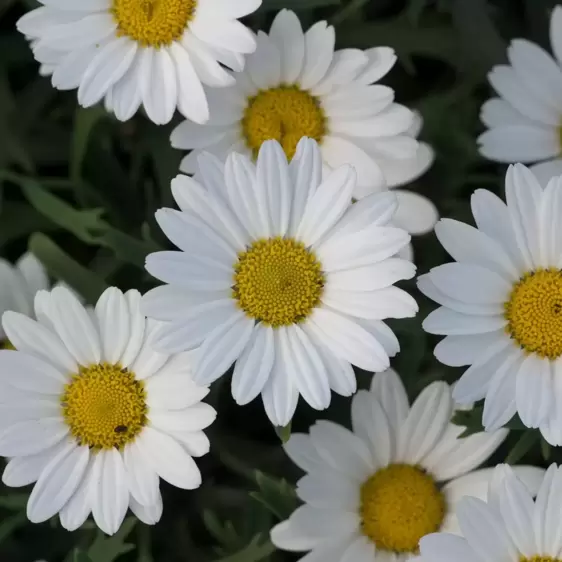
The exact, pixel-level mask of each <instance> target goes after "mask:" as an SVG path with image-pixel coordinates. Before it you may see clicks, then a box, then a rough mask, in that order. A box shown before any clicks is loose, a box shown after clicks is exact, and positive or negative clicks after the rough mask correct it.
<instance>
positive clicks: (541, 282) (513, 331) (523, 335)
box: [504, 268, 562, 359]
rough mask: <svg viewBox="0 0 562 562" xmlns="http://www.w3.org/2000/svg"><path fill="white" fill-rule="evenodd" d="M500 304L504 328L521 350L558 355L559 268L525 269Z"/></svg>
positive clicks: (561, 325) (561, 318)
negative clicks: (503, 310) (502, 303)
mask: <svg viewBox="0 0 562 562" xmlns="http://www.w3.org/2000/svg"><path fill="white" fill-rule="evenodd" d="M504 306H505V318H506V320H507V321H508V324H507V327H506V331H507V333H508V334H509V335H510V336H511V337H512V338H513V339H514V340H515V341H516V342H517V343H518V344H519V345H520V346H521V347H522V348H523V350H524V351H526V352H527V353H536V354H537V355H538V356H539V357H547V358H548V359H556V358H558V357H560V355H562V271H560V270H559V269H554V268H550V269H537V270H536V271H531V272H529V273H526V274H525V275H523V277H521V279H520V280H519V281H518V282H517V283H516V284H515V285H514V286H513V289H512V291H511V294H510V295H509V299H508V300H507V302H506V303H505V305H504Z"/></svg>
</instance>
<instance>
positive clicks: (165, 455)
mask: <svg viewBox="0 0 562 562" xmlns="http://www.w3.org/2000/svg"><path fill="white" fill-rule="evenodd" d="M139 302H140V294H139V293H138V291H128V292H127V293H125V294H123V293H122V292H121V291H119V290H118V289H116V288H114V287H111V288H109V289H107V290H106V291H105V292H104V293H103V294H102V296H101V297H100V299H99V300H98V302H97V304H96V307H95V311H92V313H91V314H89V313H88V312H87V310H86V309H85V308H84V306H83V305H82V304H80V302H79V301H78V300H77V298H76V297H75V296H74V295H73V294H72V293H71V292H70V291H69V290H67V289H65V288H62V287H58V288H55V289H53V290H52V291H51V292H50V293H49V292H47V291H41V292H39V293H38V294H37V296H36V298H35V313H36V315H37V318H38V320H37V321H36V320H32V319H31V318H28V317H27V316H25V315H23V314H20V313H17V312H6V313H4V316H3V325H4V330H5V331H6V334H7V336H8V338H9V339H10V341H11V342H13V344H14V345H15V347H16V348H17V351H10V350H3V351H0V377H1V380H2V403H1V404H0V455H3V456H6V457H9V458H10V460H9V462H8V464H7V466H6V469H5V470H4V473H3V476H2V481H3V482H4V483H5V484H6V485H8V486H14V487H18V486H26V485H28V484H31V483H33V482H35V485H34V487H33V491H32V492H31V495H30V497H29V501H28V504H27V516H28V517H29V519H30V521H32V522H34V523H39V522H42V521H46V520H47V519H49V518H50V517H52V516H54V515H56V514H57V513H58V514H59V515H60V520H61V524H62V526H63V527H64V528H66V529H68V530H74V529H77V528H78V527H80V526H81V525H82V524H83V523H84V521H85V520H86V518H87V517H88V515H89V514H90V512H91V513H92V515H93V517H94V520H95V521H96V523H97V525H98V526H99V527H100V528H101V529H102V530H103V531H104V532H106V533H108V534H113V533H115V532H116V531H117V529H118V528H119V526H120V525H121V523H122V521H123V518H124V517H125V514H126V512H127V508H130V509H131V510H132V511H133V513H134V514H135V515H136V516H137V517H138V518H139V519H141V520H142V521H144V522H145V523H148V524H154V523H156V522H157V521H158V520H159V519H160V516H161V514H162V498H161V496H160V490H159V481H160V478H162V479H164V480H166V481H167V482H169V483H170V484H173V485H174V486H177V487H179V488H184V489H193V488H197V487H198V486H199V485H200V483H201V474H200V473H199V469H198V468H197V466H196V464H195V462H194V460H193V457H196V456H201V455H204V454H205V453H206V452H207V451H208V449H209V442H208V439H207V438H206V436H205V434H204V433H203V431H202V430H203V429H204V428H205V427H207V426H208V425H209V424H211V423H212V421H213V420H214V418H215V411H214V410H213V408H211V407H210V406H208V405H207V404H202V403H201V402H200V401H201V399H202V398H203V397H204V396H205V395H206V394H207V393H208V389H207V388H205V387H201V386H198V385H196V384H195V383H194V382H193V381H192V379H191V377H190V365H191V358H190V357H189V355H187V354H179V355H164V354H162V353H157V352H155V351H154V350H153V349H152V347H151V342H152V338H153V334H154V331H155V328H156V326H155V323H154V322H152V321H147V320H146V319H145V318H144V316H142V315H141V313H140V311H139Z"/></svg>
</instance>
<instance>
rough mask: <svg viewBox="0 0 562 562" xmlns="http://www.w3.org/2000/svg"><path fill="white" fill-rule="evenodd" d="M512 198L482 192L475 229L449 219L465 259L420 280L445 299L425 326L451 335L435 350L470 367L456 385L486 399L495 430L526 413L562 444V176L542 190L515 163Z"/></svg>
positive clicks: (467, 395) (445, 236) (442, 226)
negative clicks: (500, 197) (514, 417)
mask: <svg viewBox="0 0 562 562" xmlns="http://www.w3.org/2000/svg"><path fill="white" fill-rule="evenodd" d="M505 193H506V200H507V205H506V204H504V203H503V201H501V200H500V199H499V198H498V197H497V196H496V195H494V194H492V193H490V192H489V191H485V190H478V191H476V192H475V193H474V195H473V196H472V201H471V203H472V213H473V215H474V219H475V221H476V225H477V228H474V227H472V226H469V225H467V224H464V223H461V222H458V221H454V220H448V219H445V220H442V221H440V222H439V223H438V224H437V226H436V234H437V237H438V238H439V241H440V242H441V244H442V245H443V246H444V248H445V249H446V250H447V251H448V252H449V254H451V256H452V257H453V258H454V259H455V260H457V262H458V263H450V264H445V265H441V266H439V267H436V268H434V269H432V270H431V271H430V272H429V273H428V274H427V275H422V276H420V277H419V279H418V285H419V288H420V290H421V291H422V292H423V293H425V294H426V295H427V296H428V297H430V298H432V299H433V300H435V301H436V302H438V303H439V304H440V305H442V306H441V307H440V308H438V309H437V310H435V311H434V312H432V313H431V314H430V315H429V316H428V317H427V318H426V319H425V321H424V323H423V327H424V329H425V330H426V331H427V332H429V333H432V334H438V335H444V336H447V337H446V338H445V339H444V340H443V341H441V342H440V343H439V344H438V345H437V347H436V348H435V355H436V357H437V358H438V359H439V360H440V361H441V362H442V363H445V364H446V365H452V366H464V365H470V368H469V369H468V370H467V371H466V372H465V373H464V375H463V376H462V378H461V379H460V380H459V382H458V383H457V385H456V386H455V389H454V396H455V399H456V400H457V401H459V402H461V403H468V402H473V401H476V400H481V399H482V398H485V401H484V413H483V424H484V426H485V427H486V429H489V430H493V429H497V428H498V427H501V426H502V425H504V424H505V423H507V422H508V421H509V420H510V419H511V417H512V416H514V415H515V413H518V414H519V416H520V418H521V420H522V421H523V423H524V424H525V425H526V426H528V427H533V428H537V427H538V428H540V430H541V433H542V434H543V436H544V438H545V439H546V440H547V441H548V442H549V443H551V444H553V445H560V444H562V269H561V268H562V257H561V256H562V234H561V232H562V231H561V224H562V223H561V221H560V217H562V178H560V177H556V178H553V179H552V180H551V181H550V182H549V183H548V186H547V187H546V188H545V189H543V188H542V187H541V186H540V185H539V183H538V181H537V179H536V178H535V177H534V176H533V174H532V173H531V172H530V171H529V170H528V169H527V168H525V166H523V165H521V164H517V165H515V166H510V168H509V170H508V172H507V176H506V182H505Z"/></svg>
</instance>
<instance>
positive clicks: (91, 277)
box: [29, 233, 107, 302]
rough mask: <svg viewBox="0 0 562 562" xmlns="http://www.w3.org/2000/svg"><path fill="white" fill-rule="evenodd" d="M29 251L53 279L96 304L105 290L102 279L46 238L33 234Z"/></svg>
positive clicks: (42, 235)
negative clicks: (62, 282)
mask: <svg viewBox="0 0 562 562" xmlns="http://www.w3.org/2000/svg"><path fill="white" fill-rule="evenodd" d="M29 249H30V250H31V251H32V252H33V253H34V254H35V256H37V259H39V261H41V263H42V264H43V265H44V266H45V267H46V268H47V271H48V272H49V273H50V274H51V275H52V276H53V277H54V278H55V279H59V280H61V281H64V282H65V283H68V285H70V286H71V287H72V288H73V289H74V290H75V291H77V292H78V294H80V295H82V296H83V297H84V298H85V299H86V301H87V302H96V301H97V299H98V298H99V296H100V295H101V294H102V293H103V291H105V289H107V284H106V283H105V281H103V279H100V278H99V277H98V276H97V275H96V274H95V273H93V272H92V271H90V270H89V269H88V268H87V267H84V266H82V265H80V264H79V263H78V262H76V261H75V260H74V259H72V258H71V257H70V256H69V255H68V254H67V253H65V252H64V251H63V250H62V249H61V248H60V247H59V246H58V245H57V244H55V242H53V241H52V240H51V239H50V238H49V237H48V236H45V235H44V234H41V233H36V234H34V235H33V236H32V237H31V239H30V241H29Z"/></svg>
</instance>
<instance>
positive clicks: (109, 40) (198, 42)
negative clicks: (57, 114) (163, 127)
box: [17, 0, 261, 124]
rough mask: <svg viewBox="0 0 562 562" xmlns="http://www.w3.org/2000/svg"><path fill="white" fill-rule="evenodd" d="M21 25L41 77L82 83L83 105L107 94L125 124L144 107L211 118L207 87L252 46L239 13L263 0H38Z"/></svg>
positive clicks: (60, 83) (151, 113)
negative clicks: (42, 75)
mask: <svg viewBox="0 0 562 562" xmlns="http://www.w3.org/2000/svg"><path fill="white" fill-rule="evenodd" d="M41 4H42V6H41V7H39V8H37V9H36V10H33V11H31V12H29V13H28V14H26V15H25V16H23V17H22V18H21V19H20V20H19V21H18V24H17V26H18V29H19V31H21V32H22V33H24V34H25V35H26V36H27V37H28V38H29V39H30V40H31V42H32V49H33V54H34V56H35V58H36V59H37V60H38V61H39V62H40V63H41V64H42V67H41V72H42V74H47V75H49V74H52V83H53V86H54V87H55V88H58V89H59V90H72V89H74V88H78V102H79V103H80V105H82V106H84V107H89V106H91V105H94V104H96V103H97V102H99V101H100V100H101V99H103V98H104V97H105V105H106V107H107V108H108V109H109V110H112V111H113V112H114V113H115V115H116V117H117V118H118V119H120V120H121V121H125V120H127V119H130V118H131V117H132V116H133V115H134V114H135V112H136V111H137V110H138V109H139V107H140V105H141V104H142V105H143V107H144V109H145V111H146V113H147V115H148V117H149V118H150V119H151V120H152V121H153V122H154V123H157V124H163V123H167V122H168V121H170V119H171V118H172V115H173V114H174V111H175V109H176V107H177V108H178V109H179V111H180V112H181V113H183V115H185V117H188V118H189V119H192V120H193V121H195V122H196V123H204V122H205V121H206V120H207V119H208V118H209V107H208V103H207V99H206V95H205V91H204V89H203V85H202V83H203V84H207V85H208V86H212V87H225V86H228V85H229V84H231V83H233V81H234V79H233V78H232V76H231V75H230V74H229V73H228V72H226V71H225V69H224V68H223V67H222V66H221V63H222V64H224V65H226V66H228V67H230V68H232V69H233V70H237V71H239V70H242V68H243V67H244V58H243V55H244V54H246V53H251V52H253V51H254V49H255V46H256V43H255V37H254V35H253V34H252V32H251V31H249V30H248V29H247V28H246V27H244V26H243V25H242V24H241V23H240V22H239V21H238V18H241V17H242V16H245V15H247V14H250V13H252V12H253V11H254V10H256V9H257V8H258V7H259V6H260V4H261V0H236V2H232V1H231V0H79V1H77V2H75V1H74V0H41Z"/></svg>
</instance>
